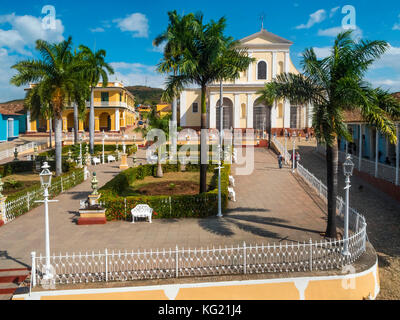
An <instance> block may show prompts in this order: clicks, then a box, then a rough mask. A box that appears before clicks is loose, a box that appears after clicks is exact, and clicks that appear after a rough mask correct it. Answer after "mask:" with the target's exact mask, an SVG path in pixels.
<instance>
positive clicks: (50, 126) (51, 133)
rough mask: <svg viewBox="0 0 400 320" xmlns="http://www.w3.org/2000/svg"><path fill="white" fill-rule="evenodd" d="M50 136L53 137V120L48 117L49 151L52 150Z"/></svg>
mask: <svg viewBox="0 0 400 320" xmlns="http://www.w3.org/2000/svg"><path fill="white" fill-rule="evenodd" d="M52 136H53V120H52V119H51V117H50V118H49V140H50V149H51V148H53V141H52Z"/></svg>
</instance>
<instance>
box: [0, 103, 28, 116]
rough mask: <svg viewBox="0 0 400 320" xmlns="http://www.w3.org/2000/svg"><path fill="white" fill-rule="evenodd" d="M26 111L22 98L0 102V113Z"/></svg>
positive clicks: (22, 113)
mask: <svg viewBox="0 0 400 320" xmlns="http://www.w3.org/2000/svg"><path fill="white" fill-rule="evenodd" d="M25 113H26V111H25V107H24V100H16V101H10V102H6V103H0V114H4V115H24V114H25Z"/></svg>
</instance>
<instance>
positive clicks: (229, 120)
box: [215, 98, 233, 130]
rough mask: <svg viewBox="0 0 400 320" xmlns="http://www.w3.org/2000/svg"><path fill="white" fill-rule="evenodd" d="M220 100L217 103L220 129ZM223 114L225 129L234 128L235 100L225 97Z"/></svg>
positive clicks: (217, 122)
mask: <svg viewBox="0 0 400 320" xmlns="http://www.w3.org/2000/svg"><path fill="white" fill-rule="evenodd" d="M219 101H220V100H218V101H217V104H216V108H215V110H216V117H215V119H217V121H216V128H217V129H218V130H220V107H219ZM222 106H223V116H222V126H223V129H231V128H233V102H232V101H231V99H229V98H224V100H223V105H222Z"/></svg>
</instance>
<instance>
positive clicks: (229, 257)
mask: <svg viewBox="0 0 400 320" xmlns="http://www.w3.org/2000/svg"><path fill="white" fill-rule="evenodd" d="M358 230H359V232H357V233H354V234H352V235H351V236H350V237H349V239H347V241H348V242H349V250H350V256H344V255H343V254H342V251H343V245H344V241H345V240H332V241H326V240H321V241H316V242H315V241H314V242H313V241H311V240H310V242H307V243H306V242H302V243H300V242H298V243H286V244H282V243H280V244H267V245H264V244H261V245H246V244H245V243H244V244H243V245H238V246H229V247H228V246H225V247H219V248H214V247H213V248H199V249H184V248H178V247H176V248H175V249H163V250H142V251H140V250H138V251H122V252H121V251H108V250H107V249H105V250H104V251H103V252H96V253H95V252H86V253H83V254H82V253H79V254H75V253H72V254H68V253H67V254H65V255H62V254H60V255H52V256H51V258H50V264H51V266H52V268H53V270H54V277H55V278H54V280H55V283H56V284H69V283H83V282H100V281H129V280H141V279H160V278H178V277H198V276H210V275H213V276H216V275H229V274H253V273H267V272H296V271H297V272H302V271H312V270H330V269H340V268H342V267H343V266H345V265H347V264H350V263H352V262H354V261H355V260H357V259H358V257H359V256H360V255H361V254H362V253H363V252H364V251H365V233H366V226H365V224H364V225H363V224H362V223H361V221H360V226H359V228H358ZM45 265H46V257H45V256H42V255H40V256H36V253H32V275H33V276H32V279H31V281H32V285H33V286H36V285H37V284H38V283H39V284H40V282H41V280H42V278H43V270H44V268H45Z"/></svg>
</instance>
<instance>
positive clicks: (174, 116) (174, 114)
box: [170, 70, 178, 160]
mask: <svg viewBox="0 0 400 320" xmlns="http://www.w3.org/2000/svg"><path fill="white" fill-rule="evenodd" d="M176 75H177V72H176V70H174V76H176ZM177 118H178V99H177V97H176V96H174V99H173V100H172V123H173V132H170V134H172V135H171V143H172V152H173V154H174V156H175V157H176V155H177V153H176V152H177V144H178V142H177V136H176V134H175V129H176V128H177V126H178V122H177ZM174 160H175V159H174Z"/></svg>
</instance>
